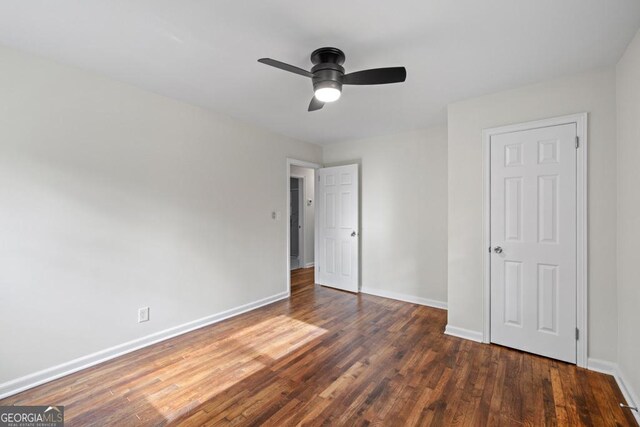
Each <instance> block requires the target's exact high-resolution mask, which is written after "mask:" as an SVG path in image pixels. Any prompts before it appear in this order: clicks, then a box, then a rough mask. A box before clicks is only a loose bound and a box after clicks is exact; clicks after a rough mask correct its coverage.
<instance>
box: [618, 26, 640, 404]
mask: <svg viewBox="0 0 640 427" xmlns="http://www.w3.org/2000/svg"><path fill="white" fill-rule="evenodd" d="M616 83H617V97H616V99H617V113H618V114H617V116H618V363H619V366H620V370H621V372H622V373H623V375H624V376H625V377H626V378H625V382H626V383H627V386H628V387H629V388H630V389H632V390H634V391H635V393H633V391H632V393H633V394H635V396H634V397H633V399H634V400H635V404H636V405H638V404H640V395H639V394H638V393H640V279H639V275H638V266H640V248H639V247H638V242H640V32H639V33H638V34H637V35H636V37H635V39H633V41H632V42H631V44H630V45H629V47H628V49H627V51H626V53H625V54H624V56H623V57H622V59H621V60H620V62H619V63H618V67H617V82H616Z"/></svg>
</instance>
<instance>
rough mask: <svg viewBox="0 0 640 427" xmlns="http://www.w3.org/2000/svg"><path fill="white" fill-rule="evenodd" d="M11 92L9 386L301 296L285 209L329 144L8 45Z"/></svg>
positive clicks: (3, 300)
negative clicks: (181, 328) (288, 259)
mask: <svg viewBox="0 0 640 427" xmlns="http://www.w3.org/2000/svg"><path fill="white" fill-rule="evenodd" d="M0 93H1V94H2V102H0V141H1V143H0V205H1V206H2V209H0V236H2V239H1V242H2V243H1V244H0V288H1V289H2V292H1V293H0V325H1V326H0V342H2V343H4V344H3V345H0V386H1V385H2V383H4V382H6V381H9V380H12V379H15V378H17V377H21V376H24V375H27V374H31V373H34V372H35V371H39V370H42V369H45V368H49V367H52V366H55V365H58V364H62V363H64V362H67V361H70V360H71V359H74V358H77V357H80V356H84V355H87V354H89V353H93V352H96V351H99V350H102V349H105V348H109V347H111V346H115V345H118V344H121V343H124V342H127V341H130V340H134V339H137V338H140V337H143V336H147V335H149V334H152V333H155V332H158V331H163V330H166V329H167V328H171V327H174V326H176V325H181V324H184V323H186V322H190V321H193V320H195V319H200V318H203V317H205V316H209V315H212V314H215V313H220V312H222V311H225V310H228V309H231V308H234V307H238V306H241V305H243V304H247V303H251V302H255V301H257V300H260V299H264V298H268V297H272V296H274V295H281V294H284V295H286V291H287V289H286V274H287V273H286V268H285V259H284V257H285V253H286V244H287V242H286V233H285V227H284V224H282V221H283V220H284V218H286V216H285V215H280V218H281V219H279V220H274V219H272V215H271V213H272V211H275V210H278V211H280V212H281V213H284V212H286V200H287V199H286V188H285V186H284V185H283V184H284V182H285V179H286V170H285V166H286V158H287V157H292V158H297V159H301V160H306V161H310V162H319V161H320V160H321V149H320V147H318V146H315V145H311V144H306V143H302V142H298V141H295V140H292V139H290V138H286V137H283V136H280V135H277V134H274V133H271V132H267V131H264V130H261V129H259V128H256V127H253V126H249V125H246V124H243V123H241V122H238V121H236V120H233V119H231V118H229V117H226V116H223V115H219V114H215V113H213V112H210V111H207V110H204V109H200V108H196V107H193V106H190V105H187V104H184V103H181V102H178V101H175V100H170V99H168V98H164V97H161V96H158V95H155V94H152V93H149V92H145V91H142V90H139V89H136V88H133V87H131V86H128V85H125V84H120V83H117V82H115V81H112V80H108V79H105V78H102V77H100V76H98V75H95V74H93V73H89V72H85V71H81V70H78V69H74V68H70V67H66V66H61V65H58V64H56V63H54V62H51V61H48V60H45V59H40V58H36V57H33V56H29V55H26V54H23V53H19V52H16V51H13V50H9V49H6V48H2V47H0ZM231 184H233V185H231ZM145 306H149V307H150V313H151V320H150V321H149V322H146V323H137V310H138V308H139V307H145Z"/></svg>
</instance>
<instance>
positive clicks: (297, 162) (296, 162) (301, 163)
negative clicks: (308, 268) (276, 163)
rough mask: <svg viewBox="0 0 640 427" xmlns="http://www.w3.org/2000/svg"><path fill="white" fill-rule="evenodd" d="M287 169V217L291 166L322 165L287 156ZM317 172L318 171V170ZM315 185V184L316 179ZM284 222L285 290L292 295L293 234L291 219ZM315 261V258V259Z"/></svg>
mask: <svg viewBox="0 0 640 427" xmlns="http://www.w3.org/2000/svg"><path fill="white" fill-rule="evenodd" d="M286 163H287V165H286V167H287V170H286V173H285V176H286V185H285V188H286V190H287V191H286V193H287V197H286V201H285V209H284V212H286V213H287V215H286V217H287V218H288V217H289V215H288V214H289V205H290V204H291V179H290V178H291V166H301V167H303V168H309V169H314V170H316V171H317V170H318V169H320V168H321V167H322V165H320V164H318V163H312V162H307V161H304V160H298V159H293V158H289V157H287V162H286ZM316 173H317V172H316ZM313 185H314V186H315V180H314V183H313ZM313 210H314V212H315V211H316V203H315V202H314V203H313ZM283 222H284V228H285V235H286V236H287V240H286V245H285V269H286V270H285V271H286V274H285V277H286V282H285V283H286V289H285V292H287V295H288V296H290V295H291V252H290V247H289V242H290V241H291V235H290V230H289V220H288V219H287V221H283ZM317 230H318V221H315V224H314V227H313V233H314V239H313V240H314V242H313V244H314V247H315V248H316V249H317V247H318V239H316V238H315V236H317V235H318V231H317ZM314 257H315V255H314ZM314 261H315V260H314Z"/></svg>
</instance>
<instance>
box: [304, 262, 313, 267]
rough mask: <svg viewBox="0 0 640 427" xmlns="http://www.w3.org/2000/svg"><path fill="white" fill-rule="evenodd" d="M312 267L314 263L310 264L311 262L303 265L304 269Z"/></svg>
mask: <svg viewBox="0 0 640 427" xmlns="http://www.w3.org/2000/svg"><path fill="white" fill-rule="evenodd" d="M313 266H314V263H312V262H308V263H306V264H305V265H304V268H311V267H313Z"/></svg>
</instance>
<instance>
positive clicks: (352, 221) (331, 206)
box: [316, 165, 359, 292]
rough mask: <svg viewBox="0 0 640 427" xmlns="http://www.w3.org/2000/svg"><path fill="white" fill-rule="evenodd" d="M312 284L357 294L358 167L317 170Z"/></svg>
mask: <svg viewBox="0 0 640 427" xmlns="http://www.w3.org/2000/svg"><path fill="white" fill-rule="evenodd" d="M318 177H319V181H318V187H317V194H318V196H317V199H318V254H317V257H316V260H317V265H316V276H317V277H316V281H317V282H318V283H320V284H321V285H325V286H331V287H334V288H338V289H343V290H346V291H350V292H358V276H359V275H358V240H359V227H358V218H359V215H358V165H346V166H337V167H330V168H322V169H319V170H318Z"/></svg>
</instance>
